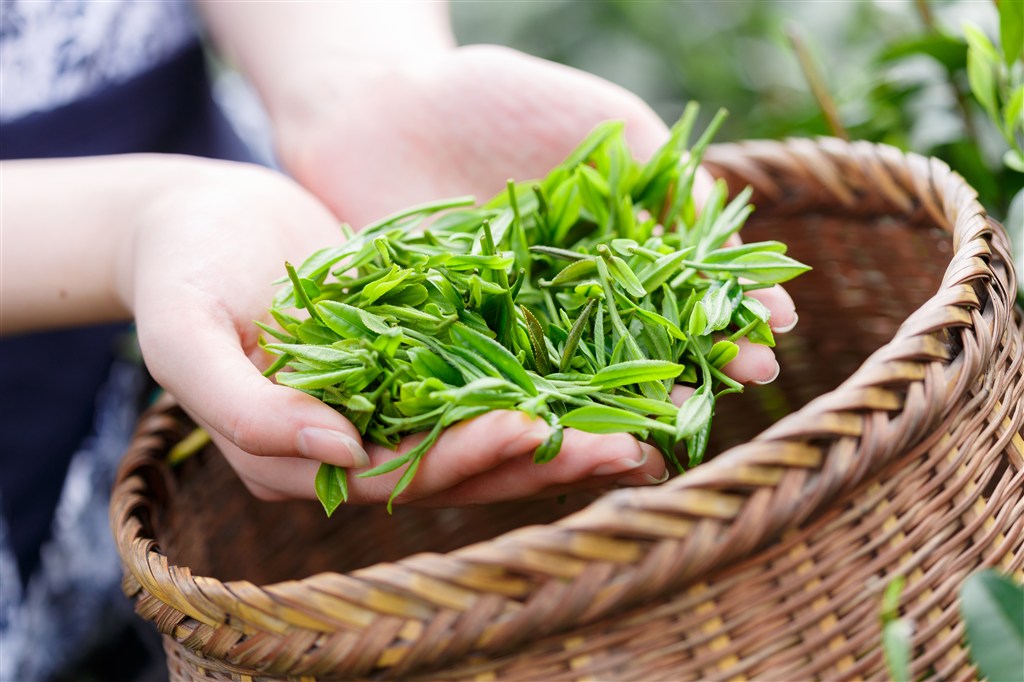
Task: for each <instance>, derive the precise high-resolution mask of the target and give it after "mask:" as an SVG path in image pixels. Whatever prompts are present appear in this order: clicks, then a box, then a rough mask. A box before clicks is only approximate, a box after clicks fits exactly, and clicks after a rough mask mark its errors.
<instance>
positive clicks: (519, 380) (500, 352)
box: [450, 323, 537, 396]
mask: <svg viewBox="0 0 1024 682" xmlns="http://www.w3.org/2000/svg"><path fill="white" fill-rule="evenodd" d="M450 333H451V336H452V340H453V341H455V342H456V343H458V344H461V345H462V346H464V347H466V348H469V349H471V350H472V351H473V352H475V353H477V354H478V355H480V356H481V357H482V358H484V359H485V360H486V361H487V362H489V363H490V364H491V365H493V366H494V367H495V368H497V370H498V371H499V372H501V374H502V375H503V376H505V378H507V379H508V380H509V381H511V382H513V383H515V384H517V385H518V386H519V387H521V388H522V389H523V390H524V391H526V392H527V393H528V394H529V395H531V396H533V395H537V387H536V386H534V385H533V381H532V380H531V379H530V376H529V375H528V374H527V373H526V370H524V369H523V366H522V365H521V364H520V363H519V361H518V360H517V359H516V357H515V356H514V355H512V353H510V352H508V350H507V349H506V348H505V347H504V346H502V345H501V344H500V343H498V342H497V341H494V340H493V339H489V338H487V337H486V336H484V335H483V334H481V333H480V332H478V331H476V330H474V329H470V328H469V327H467V326H466V325H464V324H460V323H456V324H454V325H452V327H451V332H450Z"/></svg>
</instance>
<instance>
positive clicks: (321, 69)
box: [275, 46, 796, 383]
mask: <svg viewBox="0 0 1024 682" xmlns="http://www.w3.org/2000/svg"><path fill="white" fill-rule="evenodd" d="M303 77H304V78H308V85H307V86H306V87H307V89H309V90H311V91H315V96H313V97H308V98H305V100H303V99H302V98H301V96H300V97H299V98H297V99H292V100H290V105H291V106H289V107H287V108H286V111H287V113H286V114H283V115H280V116H278V117H277V126H276V134H277V140H278V149H279V152H280V155H281V158H282V160H283V162H284V165H285V166H286V168H288V170H289V171H290V172H291V173H292V174H293V175H294V176H295V177H296V178H297V179H298V180H299V181H300V182H301V183H302V184H303V185H305V186H306V187H307V188H309V189H310V190H311V191H312V192H314V193H315V194H316V195H317V196H319V197H320V198H321V199H322V200H323V201H324V202H325V203H326V204H327V205H328V206H330V207H331V209H332V210H333V211H334V212H335V213H336V214H337V215H338V216H339V217H341V218H342V219H343V220H346V221H348V222H350V223H351V224H353V225H355V226H357V227H358V226H361V225H364V224H366V223H368V222H370V221H372V220H376V219H378V218H381V217H383V216H384V215H387V214H388V213H391V212H394V211H397V210H400V209H403V208H406V207H408V206H411V205H413V204H416V203H420V202H424V201H430V200H435V199H439V198H444V197H449V196H458V195H463V194H472V195H475V196H477V197H478V199H481V200H483V199H486V198H489V197H490V196H492V195H493V194H495V193H496V192H498V191H499V190H501V189H503V188H504V186H505V182H506V180H507V179H508V178H510V177H511V178H515V179H516V180H526V179H530V178H537V177H541V176H543V175H544V174H546V173H547V172H548V171H549V170H550V169H551V168H552V167H554V166H555V165H556V164H557V163H559V162H560V161H561V160H562V159H563V158H564V157H565V156H566V155H567V154H568V153H569V152H570V151H571V150H572V149H573V148H574V147H575V146H576V145H577V144H578V143H579V142H580V141H581V140H582V139H583V138H584V137H585V136H586V134H587V133H589V132H590V131H591V130H592V129H593V128H594V127H595V126H596V125H597V124H598V123H601V122H603V121H606V120H609V119H621V120H624V121H625V122H626V134H627V138H628V139H629V144H630V148H631V149H632V150H633V151H634V153H635V154H637V156H638V157H639V158H646V157H648V156H650V155H651V154H652V153H653V152H654V151H655V150H656V149H657V148H658V147H659V146H660V145H661V144H662V143H663V142H664V141H665V140H666V138H667V128H666V126H665V124H664V122H662V120H661V119H660V118H659V117H658V116H657V114H655V113H654V112H653V111H652V110H651V109H650V108H649V107H647V106H646V105H645V104H644V103H643V102H642V101H640V100H639V99H638V98H637V97H636V96H635V95H633V94H632V93H630V92H628V91H626V90H624V89H622V88H620V87H618V86H615V85H613V84H611V83H609V82H607V81H605V80H602V79H600V78H597V77H595V76H593V75H591V74H587V73H584V72H581V71H577V70H575V69H571V68H568V67H565V66H560V65H557V64H554V63H552V62H548V61H545V60H542V59H536V58H534V57H530V56H527V55H525V54H522V53H520V52H516V51H514V50H509V49H506V48H501V47H494V46H469V47H462V48H457V49H448V50H443V49H442V50H431V51H424V52H421V53H419V54H416V55H415V56H414V57H404V58H402V59H378V60H375V61H372V62H370V61H355V62H354V64H353V62H352V61H343V60H338V61H332V60H330V59H324V60H321V61H319V62H318V64H317V66H316V68H315V69H314V70H313V71H312V72H311V73H309V74H306V75H304V76H303ZM314 84H315V87H314ZM294 87H295V88H298V87H299V85H295V86H294ZM296 102H300V103H299V104H296ZM302 102H304V104H302ZM275 109H276V110H281V109H283V108H282V107H277V108H275ZM710 186H711V180H710V176H709V175H708V174H706V173H703V174H702V175H700V176H699V178H698V182H697V184H696V187H695V190H694V192H695V196H696V198H697V200H698V202H699V201H700V200H701V199H702V198H703V197H704V196H706V194H707V192H708V191H709V189H710ZM751 295H752V296H754V297H756V298H758V299H760V300H761V301H762V302H763V303H764V304H765V305H766V306H767V307H768V309H769V310H770V311H771V313H772V317H771V322H770V324H771V326H772V328H773V329H774V330H775V331H776V332H784V331H786V330H788V329H791V328H792V327H793V325H795V324H796V312H795V309H794V305H793V301H792V299H791V298H790V297H789V295H788V294H787V293H786V292H785V290H784V289H782V288H781V287H778V286H776V287H773V288H772V289H767V290H761V291H757V292H754V293H752V294H751ZM740 348H741V351H740V354H739V355H738V356H737V358H736V359H735V360H733V361H732V362H731V363H730V364H729V365H728V366H727V367H726V368H725V371H726V373H727V374H729V375H730V376H732V377H733V378H734V379H736V380H737V381H741V382H744V383H748V382H761V383H767V382H769V381H772V380H774V378H775V377H776V376H777V375H778V372H779V365H778V363H777V361H776V360H775V355H774V353H773V352H772V350H771V349H770V348H768V347H766V346H757V345H754V344H751V343H750V342H748V341H746V340H741V341H740Z"/></svg>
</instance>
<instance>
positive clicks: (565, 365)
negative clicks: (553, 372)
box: [558, 298, 597, 372]
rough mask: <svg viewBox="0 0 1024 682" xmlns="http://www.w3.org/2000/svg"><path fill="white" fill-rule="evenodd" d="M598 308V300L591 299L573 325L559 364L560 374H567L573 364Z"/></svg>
mask: <svg viewBox="0 0 1024 682" xmlns="http://www.w3.org/2000/svg"><path fill="white" fill-rule="evenodd" d="M596 307H597V299H593V298H592V299H590V300H589V301H588V302H587V305H586V307H585V308H584V309H583V312H581V313H580V315H579V317H577V318H576V321H575V322H574V323H573V325H572V327H571V328H570V329H569V336H568V337H566V340H565V348H564V349H563V350H562V359H561V361H560V362H559V363H558V371H559V372H567V371H568V370H569V366H570V364H571V363H572V358H573V355H574V354H575V353H576V348H577V347H578V346H579V343H580V339H581V338H583V332H584V331H585V330H586V328H587V322H588V321H589V320H590V315H591V313H593V312H594V308H596Z"/></svg>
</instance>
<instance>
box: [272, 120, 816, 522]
mask: <svg viewBox="0 0 1024 682" xmlns="http://www.w3.org/2000/svg"><path fill="white" fill-rule="evenodd" d="M696 114H697V108H696V106H693V105H691V106H689V107H688V108H687V110H686V112H685V113H684V115H683V117H682V118H681V119H680V121H679V122H678V123H677V124H676V125H675V126H674V127H673V129H672V133H671V137H670V139H669V140H668V142H667V143H666V144H665V145H664V147H662V148H661V149H660V150H659V151H658V152H657V153H656V154H655V155H654V156H653V158H651V159H650V161H648V162H647V163H638V162H636V161H635V160H634V159H633V157H632V156H631V154H630V152H629V150H628V148H627V146H626V143H625V137H624V134H623V125H622V124H621V123H618V122H610V123H606V124H603V125H601V126H599V127H598V128H597V129H595V130H594V132H593V133H592V134H591V135H590V136H589V137H587V139H586V140H585V141H584V142H583V143H582V144H581V145H580V146H579V147H578V148H577V149H576V150H575V151H574V152H573V153H572V154H571V155H570V156H569V157H568V158H567V159H566V160H565V161H564V162H563V163H562V164H561V165H559V166H558V167H557V168H555V169H554V170H552V171H551V172H550V173H549V174H548V176H547V177H545V178H544V179H543V180H540V181H538V182H535V183H530V184H516V183H514V182H512V181H509V184H508V187H507V189H506V190H505V191H504V192H502V193H501V194H499V195H498V196H496V197H494V198H493V199H491V200H490V201H489V202H488V203H486V204H484V205H481V206H476V205H474V202H473V199H472V198H459V199H452V200H448V201H441V202H437V203H432V204H428V205H423V206H418V207H416V208H411V209H409V210H407V211H403V212H401V213H398V214H396V215H392V216H390V217H388V218H387V219H385V220H382V221H380V222H378V223H375V224H373V225H370V226H368V227H366V228H365V229H364V230H363V231H362V232H360V233H358V234H355V235H352V234H351V231H350V230H347V228H346V231H347V232H348V235H349V239H348V241H347V242H346V243H345V244H343V245H341V246H336V247H331V248H326V249H322V250H320V251H318V252H316V253H314V254H313V255H312V256H310V257H309V258H308V259H307V260H306V261H305V262H304V263H302V264H301V265H300V266H299V267H298V268H294V267H293V266H292V265H290V264H286V270H287V273H288V278H287V280H282V283H283V285H284V286H283V287H282V289H281V290H280V292H279V294H278V296H277V297H276V298H275V301H274V305H273V307H272V308H271V311H270V312H271V314H272V315H273V317H274V319H275V320H276V321H277V323H278V325H280V329H278V328H274V327H271V326H268V325H261V328H262V329H263V330H264V331H265V332H266V333H267V334H268V335H270V336H272V337H274V339H275V340H276V342H275V343H265V344H264V347H265V348H266V349H267V350H268V351H269V352H271V353H274V354H276V355H278V356H279V357H278V358H277V360H276V362H274V364H273V365H272V366H271V367H270V368H268V370H267V372H266V373H267V375H268V376H269V375H271V374H275V373H276V379H277V382H278V383H280V384H283V385H286V386H291V387H294V388H297V389H299V390H302V391H305V392H307V393H310V394H312V395H314V396H316V397H317V398H319V399H320V400H323V401H324V402H326V403H328V404H331V405H334V406H336V407H337V408H338V409H339V410H341V411H343V412H344V414H345V416H346V417H347V418H348V419H350V420H351V421H352V423H353V424H355V426H356V427H357V428H358V429H359V431H360V432H361V433H362V434H364V437H365V438H366V439H368V440H370V441H373V442H375V443H379V444H382V445H386V446H389V447H394V446H395V445H396V444H397V443H398V441H399V440H400V439H401V438H402V437H403V436H406V435H408V434H411V433H416V432H420V431H428V432H429V433H428V435H427V437H426V438H425V439H424V440H423V441H421V442H420V443H419V445H417V447H415V448H413V449H411V450H409V451H408V452H407V453H405V454H403V455H400V456H396V457H395V458H393V459H391V460H389V461H388V462H386V463H384V464H382V465H380V466H378V467H376V468H374V469H372V470H370V471H366V472H363V473H361V474H359V475H360V476H374V475H379V474H383V473H386V472H390V471H394V470H396V469H398V468H400V467H405V470H404V473H403V475H402V476H401V478H400V479H399V481H398V483H397V484H396V486H395V488H394V491H393V492H392V494H391V500H389V503H388V506H389V509H390V505H391V501H393V500H394V498H395V497H396V496H397V495H399V494H400V493H401V492H402V491H403V490H404V489H405V488H406V487H407V486H408V485H409V482H410V481H412V479H413V477H414V476H415V474H416V469H417V467H418V466H419V463H420V461H421V459H422V457H423V456H424V453H426V452H427V451H428V450H429V449H430V447H431V445H433V444H434V442H435V441H436V440H437V438H438V436H439V435H440V433H441V431H442V429H444V428H445V427H447V426H449V425H451V424H454V423H456V422H459V421H462V420H465V419H469V418H471V417H475V416H478V415H481V414H483V413H485V412H488V411H490V410H498V409H511V410H521V411H523V412H526V413H527V414H529V415H531V416H535V417H540V418H543V419H545V420H546V421H547V422H548V424H550V425H551V427H552V431H551V435H550V437H549V438H548V439H547V441H546V442H544V443H543V444H542V445H541V446H540V447H538V448H537V450H536V452H535V453H534V460H535V461H536V462H538V463H540V462H546V461H548V460H550V459H552V458H553V457H555V456H556V455H557V454H558V451H559V449H560V446H561V442H562V430H563V429H564V428H566V427H571V428H576V429H581V430H583V431H589V432H592V433H620V432H627V433H631V434H633V435H634V436H636V437H637V438H640V439H644V440H649V441H650V442H652V443H654V444H655V445H656V446H657V447H658V448H659V449H660V450H661V452H662V453H664V455H665V457H666V458H667V459H668V460H669V461H670V462H671V463H672V464H673V465H674V466H675V467H676V468H677V469H678V470H679V471H682V470H683V468H684V467H683V465H682V463H681V462H679V461H678V460H677V457H676V454H675V452H676V445H677V444H679V443H684V444H685V446H686V452H687V457H688V465H689V466H694V465H696V464H698V463H699V462H700V461H701V459H702V458H703V456H704V452H705V449H706V446H707V442H708V433H709V431H710V429H711V419H712V415H713V413H714V410H715V401H716V399H717V398H718V397H719V396H721V395H723V394H725V393H730V392H736V391H740V390H742V387H741V385H740V384H739V383H737V382H736V381H734V380H732V379H731V378H729V377H728V376H726V375H725V374H724V373H723V372H722V371H721V370H722V367H723V366H724V365H725V364H726V363H728V362H729V361H730V360H732V359H733V358H734V357H735V356H736V354H737V352H738V348H737V345H736V343H735V342H736V341H737V340H738V339H740V338H741V337H746V338H748V339H750V340H751V341H753V342H755V343H761V344H765V345H769V346H771V345H774V339H773V337H772V332H771V330H770V329H769V326H768V310H767V309H766V308H765V307H764V306H763V305H762V304H761V303H760V302H758V301H757V300H756V299H754V298H752V297H750V296H748V295H747V292H748V291H750V290H752V289H756V288H760V287H765V286H771V285H773V284H775V283H778V282H784V281H786V280H789V279H791V278H793V277H795V276H797V275H799V274H800V273H802V272H804V271H805V270H807V269H808V267H807V266H805V265H803V264H801V263H799V262H797V261H795V260H793V259H792V258H789V257H788V256H786V255H785V251H786V247H785V245H784V244H781V243H779V242H775V241H768V242H758V243H753V244H744V245H742V246H726V242H727V240H728V239H729V237H730V236H732V235H733V234H734V233H736V232H737V230H739V229H740V227H741V226H742V225H743V223H744V221H745V220H746V218H747V216H748V215H749V214H750V212H751V211H752V210H753V209H752V208H751V207H750V206H749V205H748V204H747V201H748V199H749V197H750V191H749V189H748V190H747V191H744V192H742V193H741V194H739V195H738V196H737V197H736V198H734V199H733V200H732V201H731V202H728V203H727V201H726V187H725V184H724V183H723V182H721V181H719V182H718V183H717V184H716V185H715V186H714V189H713V190H712V192H711V195H710V196H709V197H708V198H707V201H706V204H705V206H704V208H703V210H702V211H701V212H700V213H699V215H698V214H697V212H696V210H695V208H694V204H693V200H692V198H691V189H692V187H693V182H694V176H695V173H696V172H697V168H698V165H699V163H700V159H701V156H702V154H703V151H704V149H705V148H706V147H707V144H708V143H709V141H710V139H711V137H712V135H713V134H714V132H715V130H716V129H717V127H718V126H719V125H720V123H721V121H722V118H723V114H721V113H720V114H719V115H718V116H717V117H715V119H714V121H713V122H712V124H711V125H710V126H709V127H708V129H707V131H705V132H704V134H703V135H702V136H701V137H700V138H699V139H698V140H697V141H696V143H694V145H693V147H692V148H691V149H689V150H687V145H688V143H689V138H690V135H691V131H692V128H693V125H694V121H695V118H696ZM294 308H299V309H304V310H306V311H307V312H308V317H307V318H306V319H301V320H300V319H297V318H296V317H294V316H293V315H291V314H290V313H289V312H288V311H289V310H292V309H294ZM285 368H287V369H285ZM673 383H682V384H688V385H691V386H693V387H695V388H696V392H695V393H694V394H693V395H692V396H691V397H690V398H688V399H687V400H686V401H685V402H684V403H683V405H682V406H681V407H676V406H675V405H674V404H673V403H672V401H671V400H670V398H669V391H670V389H671V388H672V385H673ZM316 491H317V495H318V497H319V498H320V501H321V502H322V503H323V505H324V508H325V509H326V511H327V513H328V515H330V514H331V513H332V512H333V511H334V510H335V509H336V508H337V506H338V505H339V504H341V503H342V502H343V501H345V500H346V499H347V496H348V483H347V478H346V472H345V470H344V469H342V468H340V467H336V466H333V465H328V464H323V465H321V467H320V470H319V472H318V473H317V476H316Z"/></svg>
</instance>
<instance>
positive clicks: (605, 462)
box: [424, 429, 667, 505]
mask: <svg viewBox="0 0 1024 682" xmlns="http://www.w3.org/2000/svg"><path fill="white" fill-rule="evenodd" d="M666 474H667V471H666V469H665V462H664V459H663V458H662V456H661V453H659V452H658V450H657V449H656V448H654V447H653V446H651V445H649V444H647V443H641V442H639V441H637V440H636V439H635V438H633V437H632V436H629V435H627V434H608V435H597V434H592V433H585V432H583V431H577V430H575V429H566V430H565V434H564V440H563V442H562V449H561V451H560V452H559V453H558V455H557V456H556V457H555V458H554V459H553V460H551V461H550V462H545V463H543V464H537V463H535V462H533V460H532V457H530V456H528V455H527V456H520V457H516V458H514V459H511V460H509V461H507V462H505V463H504V464H502V465H501V466H499V467H497V468H496V469H494V470H492V471H490V472H488V473H487V474H486V475H483V474H482V475H479V476H476V477H474V478H471V479H468V480H466V481H464V482H462V483H460V484H458V485H456V486H454V487H452V488H451V489H449V490H447V491H445V492H444V493H443V495H441V494H439V495H438V496H436V498H432V499H430V500H425V501H424V502H428V503H430V504H442V503H443V504H459V505H463V504H480V503H484V502H499V501H503V500H514V499H522V498H529V497H537V496H539V495H556V494H560V493H561V492H564V491H567V490H579V489H588V488H594V487H599V486H606V485H608V484H610V483H612V482H622V483H624V484H628V485H650V484H653V483H658V482H660V481H663V480H664V479H665V478H666Z"/></svg>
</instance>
